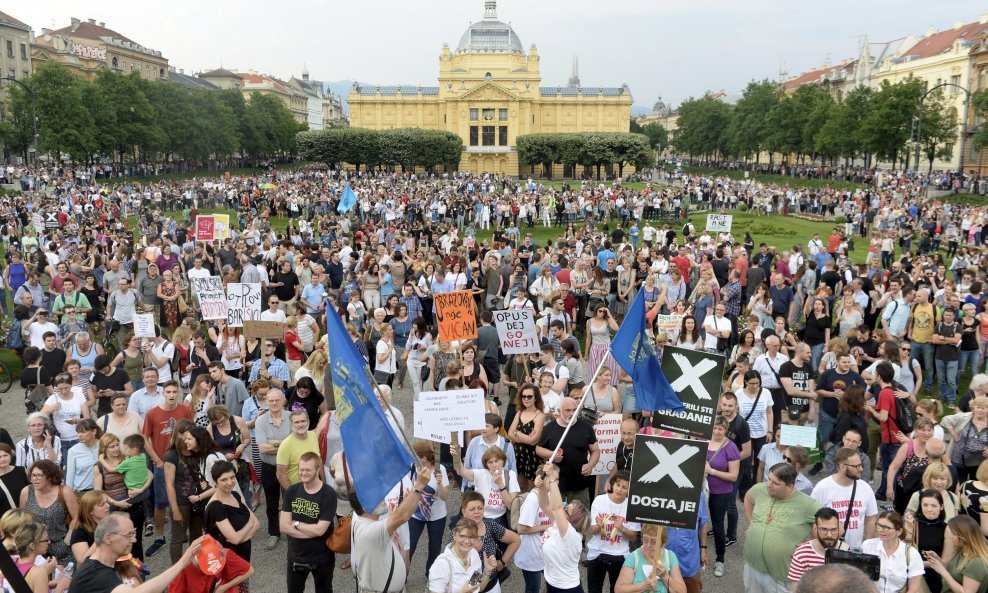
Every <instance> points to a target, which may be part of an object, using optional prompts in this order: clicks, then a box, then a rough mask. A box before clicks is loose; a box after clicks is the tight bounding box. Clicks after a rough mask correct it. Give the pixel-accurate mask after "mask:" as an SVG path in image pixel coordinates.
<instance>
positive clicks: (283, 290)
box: [274, 272, 299, 302]
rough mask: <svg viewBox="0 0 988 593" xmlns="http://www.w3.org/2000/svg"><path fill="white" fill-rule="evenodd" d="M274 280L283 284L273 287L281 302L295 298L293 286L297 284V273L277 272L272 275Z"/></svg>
mask: <svg viewBox="0 0 988 593" xmlns="http://www.w3.org/2000/svg"><path fill="white" fill-rule="evenodd" d="M274 281H275V282H281V283H282V284H284V286H279V287H277V288H275V289H274V293H275V294H276V295H278V298H279V299H281V301H282V302H288V301H290V300H292V299H293V298H295V287H297V286H298V284H299V282H298V275H297V274H296V273H295V272H288V273H287V274H282V273H281V272H278V273H277V274H275V275H274Z"/></svg>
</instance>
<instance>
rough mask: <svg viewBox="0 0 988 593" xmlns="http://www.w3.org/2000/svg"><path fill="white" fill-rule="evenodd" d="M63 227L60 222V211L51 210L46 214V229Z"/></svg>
mask: <svg viewBox="0 0 988 593" xmlns="http://www.w3.org/2000/svg"><path fill="white" fill-rule="evenodd" d="M61 226H62V225H61V224H60V223H59V222H58V210H49V211H47V212H45V229H47V230H49V231H50V230H54V229H57V228H59V227H61Z"/></svg>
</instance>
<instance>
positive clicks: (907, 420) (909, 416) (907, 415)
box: [891, 397, 916, 435]
mask: <svg viewBox="0 0 988 593" xmlns="http://www.w3.org/2000/svg"><path fill="white" fill-rule="evenodd" d="M891 420H892V422H895V425H896V426H898V427H899V430H900V431H902V433H903V434H905V435H909V434H911V433H912V431H913V427H914V426H915V424H916V407H915V406H913V404H912V402H910V401H909V400H908V399H906V398H904V397H897V398H895V418H891Z"/></svg>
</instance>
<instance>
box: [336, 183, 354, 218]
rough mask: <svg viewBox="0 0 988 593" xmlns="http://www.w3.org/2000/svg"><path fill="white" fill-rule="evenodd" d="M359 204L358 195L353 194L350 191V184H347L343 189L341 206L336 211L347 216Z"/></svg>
mask: <svg viewBox="0 0 988 593" xmlns="http://www.w3.org/2000/svg"><path fill="white" fill-rule="evenodd" d="M356 203H357V194H355V193H353V190H352V189H350V184H349V183H348V184H346V186H345V187H344V188H343V198H342V199H341V200H340V204H339V206H337V207H336V211H337V212H339V213H340V214H346V213H347V212H349V211H350V209H351V208H353V207H354V205H356Z"/></svg>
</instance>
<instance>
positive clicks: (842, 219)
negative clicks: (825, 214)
mask: <svg viewBox="0 0 988 593" xmlns="http://www.w3.org/2000/svg"><path fill="white" fill-rule="evenodd" d="M846 222H847V216H845V215H844V214H841V215H840V216H835V217H834V224H844V223H846Z"/></svg>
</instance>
